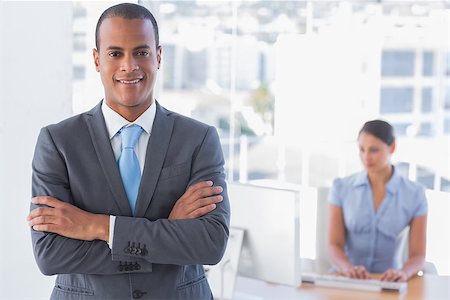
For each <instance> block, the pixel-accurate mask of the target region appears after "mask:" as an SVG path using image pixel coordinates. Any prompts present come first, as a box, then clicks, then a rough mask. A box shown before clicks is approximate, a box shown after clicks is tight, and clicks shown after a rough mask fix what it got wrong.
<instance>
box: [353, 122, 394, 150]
mask: <svg viewBox="0 0 450 300" xmlns="http://www.w3.org/2000/svg"><path fill="white" fill-rule="evenodd" d="M363 132H364V133H369V134H371V135H373V136H375V137H376V138H378V139H380V140H382V141H383V142H384V143H385V144H386V145H388V146H390V145H392V143H393V142H394V141H395V136H394V128H393V127H392V125H391V124H389V123H388V122H386V121H383V120H372V121H368V122H366V123H364V126H363V127H362V128H361V130H360V131H359V134H358V137H359V136H360V135H361V133H363Z"/></svg>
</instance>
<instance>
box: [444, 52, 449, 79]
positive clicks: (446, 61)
mask: <svg viewBox="0 0 450 300" xmlns="http://www.w3.org/2000/svg"><path fill="white" fill-rule="evenodd" d="M444 60H445V63H444V68H445V75H447V76H448V77H450V52H447V54H446V55H445V59H444Z"/></svg>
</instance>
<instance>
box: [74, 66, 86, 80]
mask: <svg viewBox="0 0 450 300" xmlns="http://www.w3.org/2000/svg"><path fill="white" fill-rule="evenodd" d="M85 77H86V67H85V66H83V65H74V66H73V79H74V80H82V79H84V78H85Z"/></svg>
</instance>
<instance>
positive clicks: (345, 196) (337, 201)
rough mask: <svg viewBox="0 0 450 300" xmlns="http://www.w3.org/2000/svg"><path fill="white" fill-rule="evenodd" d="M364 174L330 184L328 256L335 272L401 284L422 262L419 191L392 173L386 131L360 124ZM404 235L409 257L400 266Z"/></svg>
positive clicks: (423, 208)
mask: <svg viewBox="0 0 450 300" xmlns="http://www.w3.org/2000/svg"><path fill="white" fill-rule="evenodd" d="M358 143H359V155H360V158H361V161H362V163H363V165H364V168H365V171H363V172H360V173H357V174H354V175H351V176H348V177H345V178H342V179H336V180H335V181H334V182H333V187H332V189H331V191H330V197H329V211H330V216H329V218H330V222H329V228H328V251H329V255H330V259H331V261H332V263H333V265H334V267H335V268H336V269H337V271H338V272H339V273H341V274H343V275H345V276H348V277H352V278H359V279H368V278H370V277H371V276H370V273H381V274H382V275H381V277H380V278H379V279H380V280H385V281H407V280H408V279H409V278H411V277H412V276H414V275H415V274H417V272H418V271H419V270H420V269H421V268H422V266H423V264H424V262H425V247H426V223H427V202H426V198H425V193H424V189H423V187H421V186H420V185H418V184H417V183H414V182H412V181H409V180H408V179H407V178H405V177H402V176H401V175H400V174H398V171H397V170H396V169H395V168H394V166H393V165H391V163H390V158H391V155H392V154H393V153H394V151H395V137H394V134H393V128H392V126H391V125H390V124H389V123H387V122H384V121H381V120H374V121H369V122H367V123H365V124H364V126H363V128H362V129H361V130H360V132H359V135H358ZM407 226H409V227H410V230H409V257H408V260H407V261H406V262H405V263H404V264H403V266H401V265H400V263H399V262H396V261H395V259H394V256H395V253H396V251H399V250H400V249H398V248H399V244H400V241H401V238H400V233H401V232H402V231H403V229H405V228H406V227H407Z"/></svg>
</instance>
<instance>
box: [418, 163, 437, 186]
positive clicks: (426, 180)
mask: <svg viewBox="0 0 450 300" xmlns="http://www.w3.org/2000/svg"><path fill="white" fill-rule="evenodd" d="M434 177H435V175H434V174H433V173H432V172H430V171H429V170H427V169H425V168H421V167H417V182H419V183H421V184H423V185H424V186H425V187H426V188H427V189H433V188H434Z"/></svg>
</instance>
